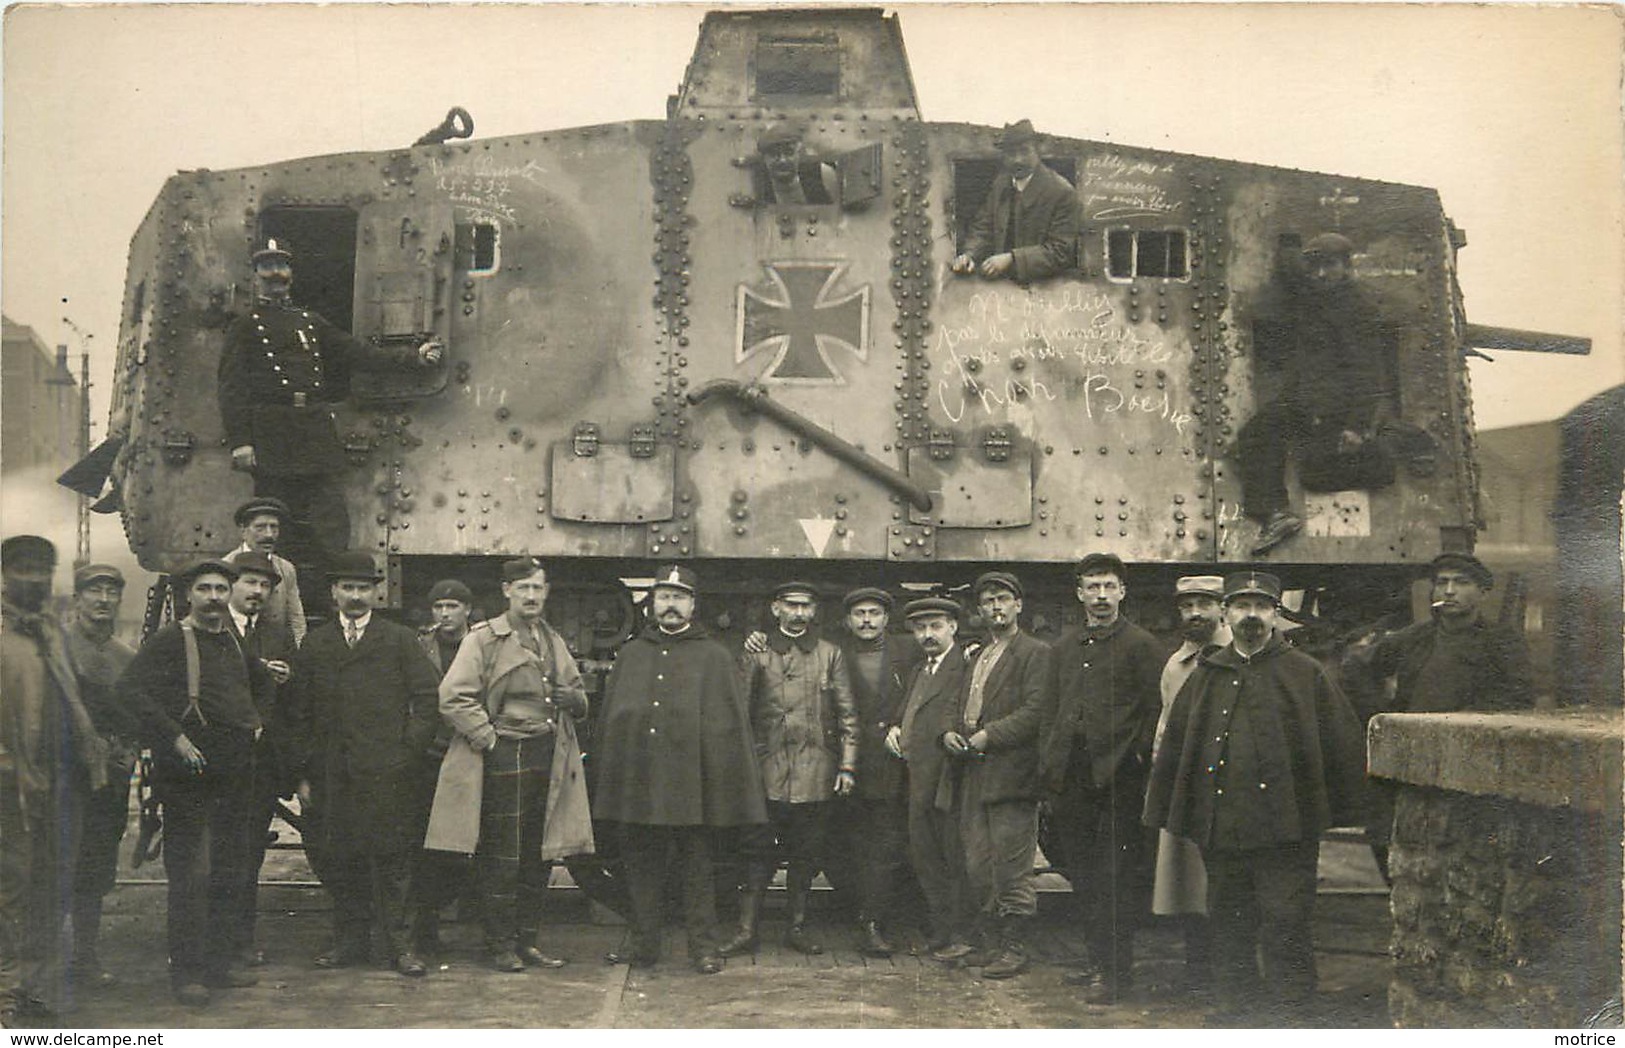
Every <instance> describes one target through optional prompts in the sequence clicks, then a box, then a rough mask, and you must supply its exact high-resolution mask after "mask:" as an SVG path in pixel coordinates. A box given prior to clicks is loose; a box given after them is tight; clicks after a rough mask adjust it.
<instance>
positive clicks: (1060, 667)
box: [1040, 616, 1167, 791]
mask: <svg viewBox="0 0 1625 1048" xmlns="http://www.w3.org/2000/svg"><path fill="white" fill-rule="evenodd" d="M1166 651H1167V649H1166V648H1164V647H1163V646H1162V644H1161V643H1160V642H1159V641H1158V640H1157V639H1156V638H1155V637H1153V636H1152V635H1151V634H1150V633H1148V632H1146V631H1145V630H1143V629H1141V628H1140V627H1139V626H1136V625H1135V624H1134V623H1132V622H1129V621H1128V620H1127V619H1125V618H1122V617H1121V616H1119V617H1118V618H1116V619H1114V620H1113V621H1112V622H1111V623H1110V624H1109V625H1106V626H1101V627H1098V628H1096V627H1092V626H1080V627H1076V628H1074V629H1071V630H1068V631H1067V632H1066V633H1065V634H1063V635H1062V636H1061V639H1060V640H1058V641H1057V642H1056V643H1055V646H1054V647H1053V648H1051V649H1050V652H1051V654H1050V667H1051V672H1052V674H1053V677H1052V680H1051V683H1050V688H1051V691H1052V692H1053V693H1054V696H1055V698H1054V705H1053V706H1052V707H1051V709H1052V710H1053V711H1054V713H1055V716H1054V719H1053V720H1052V721H1051V722H1050V723H1049V724H1046V725H1045V726H1044V730H1043V742H1042V747H1043V749H1042V754H1041V757H1040V774H1041V775H1042V776H1043V779H1044V784H1045V786H1046V787H1048V788H1049V789H1050V790H1052V791H1059V790H1060V789H1061V787H1062V785H1063V783H1064V781H1065V779H1066V775H1067V766H1068V764H1070V763H1071V762H1073V761H1075V760H1076V759H1077V758H1078V757H1079V756H1080V755H1081V756H1082V757H1083V758H1084V759H1085V760H1086V761H1087V768H1088V781H1089V784H1090V785H1091V786H1105V785H1106V784H1107V783H1109V782H1111V781H1112V779H1113V778H1114V777H1115V776H1116V775H1117V773H1118V772H1119V771H1121V770H1123V768H1124V766H1125V765H1132V766H1134V767H1139V768H1143V767H1145V766H1147V765H1149V764H1150V762H1151V743H1152V740H1153V738H1154V737H1155V735H1156V730H1157V718H1158V716H1159V715H1160V714H1161V712H1162V703H1161V701H1160V697H1161V693H1160V688H1159V683H1160V680H1161V677H1162V666H1163V662H1164V653H1165V652H1166Z"/></svg>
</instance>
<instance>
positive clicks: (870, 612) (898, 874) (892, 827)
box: [828, 586, 920, 957]
mask: <svg viewBox="0 0 1625 1048" xmlns="http://www.w3.org/2000/svg"><path fill="white" fill-rule="evenodd" d="M842 603H843V604H845V606H846V636H845V637H844V638H843V639H842V641H841V653H842V656H843V657H844V660H845V662H846V667H847V672H848V674H849V676H850V678H851V682H852V697H853V701H854V702H855V703H856V704H857V713H858V766H857V785H856V786H855V787H854V788H853V790H852V793H851V794H849V795H848V796H847V797H846V798H845V799H843V800H841V801H839V802H837V804H836V806H835V817H834V819H833V820H832V822H831V825H830V827H829V830H830V841H831V847H830V848H829V849H828V851H829V854H830V856H831V863H835V862H836V857H837V856H844V857H846V858H847V859H848V860H849V862H850V867H851V868H852V872H853V873H854V874H855V879H856V881H857V886H858V897H859V909H858V930H859V936H860V938H859V947H858V948H859V951H860V952H862V953H863V954H865V955H867V956H870V957H889V956H891V954H892V951H893V947H892V944H891V943H890V942H889V941H888V940H887V939H886V936H885V934H884V932H883V930H882V929H881V926H880V924H881V921H882V920H884V919H886V918H888V917H890V916H892V915H893V914H894V913H896V911H897V909H898V906H899V904H900V902H901V899H900V892H901V889H902V887H903V885H904V883H905V879H906V878H907V876H908V784H907V781H906V775H905V769H904V767H903V766H902V765H901V764H899V763H898V762H897V760H896V759H895V758H893V757H891V756H888V755H887V753H886V733H887V731H888V730H889V729H890V728H891V727H892V726H893V725H895V724H898V723H900V722H901V721H902V717H903V696H904V692H905V682H906V681H907V680H908V678H909V676H910V675H911V674H912V672H913V670H914V664H915V663H917V662H919V661H920V649H919V645H917V644H915V643H914V641H913V640H912V639H911V638H909V637H896V636H888V635H887V632H886V627H887V625H888V624H889V622H890V621H891V610H892V596H891V594H889V593H887V592H886V591H885V590H883V589H879V588H877V587H874V586H863V587H860V588H858V589H855V590H852V591H851V592H849V593H847V594H846V596H845V597H844V598H843V599H842Z"/></svg>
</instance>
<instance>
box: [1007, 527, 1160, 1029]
mask: <svg viewBox="0 0 1625 1048" xmlns="http://www.w3.org/2000/svg"><path fill="white" fill-rule="evenodd" d="M1077 583H1078V591H1077V592H1078V600H1079V601H1080V602H1082V604H1083V610H1084V621H1083V623H1082V624H1081V625H1078V626H1074V627H1072V628H1070V629H1068V630H1067V631H1066V632H1065V633H1063V634H1062V635H1061V638H1060V640H1058V641H1056V642H1055V645H1054V647H1053V648H1052V649H1051V653H1052V658H1051V660H1050V666H1051V670H1052V676H1051V680H1050V685H1049V687H1050V689H1051V690H1052V691H1053V692H1054V695H1055V703H1054V706H1053V707H1052V709H1053V711H1054V716H1053V719H1051V720H1049V721H1047V722H1046V723H1045V724H1044V726H1043V731H1042V737H1041V740H1040V743H1039V745H1040V756H1039V767H1038V771H1039V775H1040V776H1041V777H1042V778H1043V780H1044V788H1045V790H1046V791H1047V792H1048V793H1049V795H1050V796H1051V797H1052V798H1053V800H1052V804H1053V806H1054V807H1053V812H1052V820H1053V821H1052V822H1051V824H1050V825H1051V829H1053V830H1054V831H1055V835H1054V836H1055V839H1056V840H1057V841H1058V842H1060V854H1059V855H1056V856H1052V858H1054V859H1057V860H1059V863H1060V865H1061V867H1062V870H1063V872H1064V873H1065V874H1066V878H1067V880H1068V881H1070V882H1071V884H1072V891H1073V895H1074V898H1075V899H1076V900H1077V901H1078V902H1080V903H1081V904H1082V909H1083V928H1084V941H1085V942H1086V943H1087V944H1088V948H1089V960H1090V962H1091V963H1092V965H1093V966H1094V969H1095V970H1094V971H1093V972H1088V971H1081V972H1068V973H1067V979H1068V981H1069V982H1073V983H1079V982H1081V983H1085V984H1088V989H1087V990H1086V991H1085V997H1084V999H1085V1000H1086V1001H1087V1002H1089V1003H1091V1004H1112V1003H1115V1002H1116V1000H1117V998H1118V995H1119V994H1121V993H1123V992H1126V991H1127V990H1128V989H1129V988H1130V986H1132V985H1133V981H1134V930H1135V926H1136V925H1137V924H1138V923H1139V917H1140V914H1141V912H1142V911H1143V910H1144V909H1145V902H1146V896H1147V892H1148V890H1149V888H1150V886H1151V885H1150V871H1149V869H1148V867H1147V863H1146V861H1145V854H1146V850H1145V847H1144V845H1145V843H1146V840H1145V838H1146V836H1147V834H1146V832H1145V829H1144V828H1143V827H1142V826H1141V825H1140V817H1141V815H1142V814H1143V812H1144V809H1145V784H1146V779H1147V777H1148V776H1149V775H1150V772H1151V744H1152V741H1153V740H1154V739H1155V738H1156V733H1157V718H1158V716H1159V715H1160V714H1161V713H1162V699H1161V693H1160V691H1159V683H1160V681H1161V679H1162V666H1163V662H1164V661H1165V659H1166V657H1167V652H1166V651H1165V650H1164V648H1163V646H1162V643H1161V642H1160V641H1158V640H1157V639H1156V638H1155V637H1153V636H1151V634H1150V633H1148V632H1146V631H1145V630H1144V629H1141V628H1140V627H1139V626H1137V625H1135V624H1134V623H1132V622H1130V621H1128V619H1126V618H1124V617H1123V615H1122V613H1121V608H1122V602H1123V598H1124V597H1125V596H1126V595H1127V594H1128V572H1127V569H1126V568H1125V567H1124V566H1123V562H1122V560H1121V559H1119V558H1118V557H1117V556H1116V555H1115V554H1112V553H1091V554H1089V555H1088V556H1087V557H1084V558H1083V560H1082V561H1080V562H1079V563H1078V570H1077Z"/></svg>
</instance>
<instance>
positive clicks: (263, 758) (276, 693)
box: [226, 547, 320, 968]
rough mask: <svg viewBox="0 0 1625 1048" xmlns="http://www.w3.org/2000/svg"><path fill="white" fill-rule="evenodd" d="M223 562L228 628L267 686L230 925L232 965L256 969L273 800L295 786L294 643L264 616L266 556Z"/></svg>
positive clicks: (273, 571) (270, 571)
mask: <svg viewBox="0 0 1625 1048" xmlns="http://www.w3.org/2000/svg"><path fill="white" fill-rule="evenodd" d="M226 561H227V563H229V564H231V566H232V567H234V568H236V569H237V580H236V581H235V582H233V583H232V584H231V597H230V599H229V600H228V601H227V602H226V610H227V611H228V612H229V613H230V615H231V627H232V629H233V630H234V631H235V632H236V634H237V639H238V641H239V642H240V643H241V644H242V646H243V652H244V654H246V655H247V656H248V657H249V658H250V659H254V660H257V661H258V662H259V664H260V665H261V666H263V667H265V670H266V672H267V673H269V674H270V675H271V685H272V686H271V687H270V688H268V689H266V690H265V692H264V693H263V694H261V695H259V696H257V697H258V698H259V699H261V700H262V701H264V702H265V705H262V706H261V707H260V720H261V721H263V722H264V724H265V730H264V731H262V732H261V733H260V737H259V739H258V740H256V742H255V744H254V784H253V787H252V790H251V792H252V804H253V809H252V813H251V815H250V822H251V823H252V825H251V827H250V830H249V834H248V860H247V862H246V863H245V864H244V867H243V888H242V892H241V894H240V895H239V897H238V902H239V903H240V907H239V910H238V919H237V921H236V922H235V925H234V933H235V936H236V952H235V954H234V956H235V958H236V963H237V964H238V965H240V966H241V967H244V968H257V967H259V966H260V965H262V964H264V963H265V951H264V950H263V949H262V948H261V947H260V946H259V945H258V944H257V942H256V938H255V929H256V928H257V926H258V923H259V890H260V867H261V866H263V865H264V864H265V850H266V847H267V846H268V845H269V843H270V842H271V840H273V839H275V836H276V835H275V834H274V833H272V832H271V822H272V820H273V819H274V818H275V817H276V805H277V799H278V798H279V797H284V796H290V797H291V796H292V795H293V792H294V788H295V787H296V786H297V785H298V784H297V783H296V782H294V781H293V780H292V778H291V777H290V776H291V771H290V769H289V767H288V762H289V760H290V758H291V755H290V753H289V741H288V737H287V733H288V725H287V717H286V713H285V711H284V708H283V707H284V702H283V685H285V684H287V683H288V678H289V677H290V676H291V674H292V673H293V667H292V659H293V655H294V641H293V631H292V630H291V629H290V628H289V624H288V623H287V621H286V620H277V619H272V618H271V617H270V616H269V615H268V614H267V609H268V608H269V607H270V606H271V605H272V604H274V603H277V595H278V594H277V590H278V589H279V588H280V586H281V584H282V573H281V571H279V570H278V568H277V566H276V564H274V563H273V562H272V560H271V557H270V555H269V554H267V553H265V552H264V551H263V550H261V549H260V548H258V547H251V548H249V549H246V550H239V551H237V552H236V553H233V554H232V555H231V556H229V557H227V558H226ZM290 567H291V565H290ZM306 851H307V855H308V856H309V857H310V859H311V863H312V867H313V868H314V867H316V866H318V865H319V864H320V859H319V858H318V857H317V856H318V855H319V853H320V848H319V847H318V846H307V849H306Z"/></svg>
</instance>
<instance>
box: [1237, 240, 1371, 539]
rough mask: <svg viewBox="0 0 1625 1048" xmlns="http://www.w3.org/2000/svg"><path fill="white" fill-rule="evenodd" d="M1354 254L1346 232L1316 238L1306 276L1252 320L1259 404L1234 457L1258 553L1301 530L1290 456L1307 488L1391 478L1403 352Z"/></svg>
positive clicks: (1308, 248) (1306, 255)
mask: <svg viewBox="0 0 1625 1048" xmlns="http://www.w3.org/2000/svg"><path fill="white" fill-rule="evenodd" d="M1353 256H1354V247H1353V245H1352V244H1351V243H1350V242H1349V240H1348V238H1347V237H1345V236H1343V235H1342V234H1341V233H1322V234H1320V235H1319V236H1316V237H1313V238H1311V239H1310V241H1309V242H1308V243H1307V244H1305V245H1304V248H1303V267H1304V275H1303V281H1302V283H1301V285H1294V286H1293V287H1291V288H1290V289H1286V290H1285V293H1284V295H1283V297H1282V298H1281V300H1280V301H1278V302H1276V303H1274V304H1272V305H1268V306H1266V307H1265V308H1262V309H1261V310H1260V313H1259V318H1258V320H1257V321H1256V322H1255V324H1254V327H1253V342H1254V348H1255V353H1256V360H1257V363H1256V364H1255V366H1254V383H1255V388H1254V399H1255V401H1256V403H1257V404H1258V405H1259V407H1258V410H1257V411H1256V412H1254V414H1253V417H1252V418H1250V419H1248V420H1247V422H1246V424H1244V425H1243V426H1242V427H1241V430H1240V432H1238V433H1237V435H1236V448H1235V459H1236V467H1237V473H1238V475H1239V479H1240V481H1241V501H1242V509H1243V511H1244V512H1245V513H1246V514H1247V516H1248V517H1250V518H1252V519H1253V520H1255V521H1257V522H1258V525H1259V535H1258V538H1257V540H1256V541H1255V542H1254V544H1253V555H1254V556H1263V555H1264V554H1265V553H1267V552H1269V551H1270V550H1272V549H1274V548H1275V547H1276V546H1278V545H1280V544H1281V543H1283V542H1285V541H1286V540H1287V539H1289V538H1291V537H1292V536H1293V535H1296V534H1297V533H1298V532H1299V531H1301V530H1302V529H1303V519H1302V517H1300V516H1299V515H1298V514H1297V513H1296V512H1294V511H1293V509H1292V506H1291V503H1290V501H1289V499H1288V495H1287V489H1286V473H1285V471H1286V461H1287V458H1288V456H1293V457H1295V458H1296V460H1297V463H1298V473H1299V480H1300V482H1301V483H1302V484H1303V486H1304V488H1305V490H1314V491H1335V490H1340V489H1343V488H1372V487H1380V486H1383V485H1385V484H1389V483H1392V482H1393V465H1392V461H1391V459H1389V458H1388V457H1387V455H1386V453H1385V452H1383V451H1382V450H1381V448H1380V446H1379V445H1378V444H1377V442H1376V438H1377V435H1378V433H1379V431H1380V430H1382V429H1383V428H1385V427H1386V426H1387V425H1388V423H1389V422H1390V420H1391V418H1392V416H1393V414H1394V408H1395V404H1394V397H1395V389H1396V386H1395V383H1396V377H1395V375H1394V370H1395V367H1396V361H1395V359H1394V352H1395V351H1394V346H1393V343H1392V339H1391V338H1390V337H1389V336H1388V335H1387V334H1385V332H1384V331H1383V328H1382V323H1381V317H1380V315H1379V313H1378V310H1377V307H1376V304H1375V303H1374V302H1372V301H1371V299H1370V298H1369V297H1368V296H1367V295H1366V293H1365V292H1364V290H1363V289H1362V288H1360V286H1359V285H1358V284H1357V283H1356V282H1355V280H1354V263H1353Z"/></svg>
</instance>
